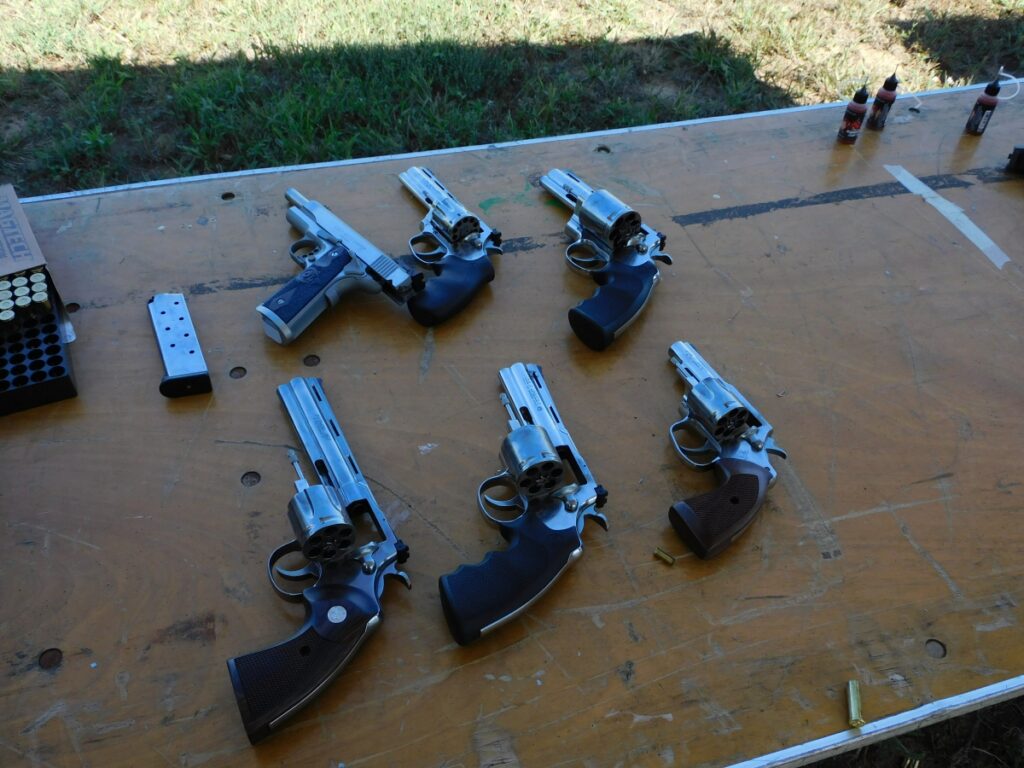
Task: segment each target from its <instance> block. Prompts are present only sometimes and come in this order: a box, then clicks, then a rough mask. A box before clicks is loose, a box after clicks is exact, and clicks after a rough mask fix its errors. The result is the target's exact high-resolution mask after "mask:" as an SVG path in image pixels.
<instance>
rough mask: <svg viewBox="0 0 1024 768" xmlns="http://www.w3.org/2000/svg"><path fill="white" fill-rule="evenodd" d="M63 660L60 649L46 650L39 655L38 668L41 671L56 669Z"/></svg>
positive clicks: (62, 653)
mask: <svg viewBox="0 0 1024 768" xmlns="http://www.w3.org/2000/svg"><path fill="white" fill-rule="evenodd" d="M63 660H64V652H63V651H62V650H61V649H60V648H47V649H46V650H45V651H43V652H42V653H40V654H39V666H40V667H41V668H42V669H56V668H57V667H59V666H60V663H61V661H63Z"/></svg>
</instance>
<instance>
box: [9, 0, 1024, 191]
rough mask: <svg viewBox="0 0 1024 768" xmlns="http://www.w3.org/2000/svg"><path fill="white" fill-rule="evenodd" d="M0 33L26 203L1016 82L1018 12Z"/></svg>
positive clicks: (914, 0)
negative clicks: (241, 172)
mask: <svg viewBox="0 0 1024 768" xmlns="http://www.w3.org/2000/svg"><path fill="white" fill-rule="evenodd" d="M5 13H6V16H5V25H4V26H3V27H0V181H12V182H13V183H15V185H16V186H17V188H18V191H19V192H20V193H21V194H23V195H24V194H38V193H45V192H55V191H61V190H66V189H74V188H82V187H90V186H101V185H105V184H112V183H119V182H125V181H139V180H145V179H152V178H160V177H167V176H180V175H185V174H193V173H205V172H212V171H229V170H237V169H243V168H252V167H265V166H274V165H282V164H291V163H303V162H316V161H323V160H331V159H342V158H347V157H359V156H367V155H377V154H384V153H393V152H403V151H415V150H423V149H434V148H438V147H445V146H454V145H464V144H479V143H487V142H492V141H502V140H508V139H520V138H531V137H537V136H545V135H553V134H560V133H568V132H576V131H586V130H599V129H604V128H615V127H625V126H630V125H639V124H644V123H652V122H660V121H667V120H678V119H685V118H691V117H701V116H708V115H717V114H728V113H736V112H745V111H751V110H756V109H765V108H773V107H781V106H786V105H789V104H803V103H812V102H817V101H831V100H837V99H840V98H844V97H845V96H846V95H848V94H849V92H850V91H851V90H853V89H854V88H855V87H856V84H859V83H860V82H862V81H863V80H864V79H868V80H870V81H872V82H873V83H875V82H878V81H880V80H881V78H882V77H883V76H884V74H887V73H888V72H891V71H892V70H893V69H894V68H895V67H896V66H897V65H899V67H900V75H901V77H902V78H903V81H904V86H903V87H904V89H909V90H921V89H925V88H934V87H938V86H941V85H955V84H960V83H963V82H969V81H973V80H977V79H985V78H988V77H991V75H992V73H993V72H994V71H995V69H996V67H997V65H998V64H1004V65H1006V66H1007V67H1008V68H1010V69H1013V68H1014V67H1016V66H1019V65H1020V61H1019V60H1018V59H1017V57H1018V56H1019V55H1020V51H1021V49H1022V46H1024V40H1022V37H1024V0H985V1H984V2H982V1H981V0H963V1H962V2H959V3H957V4H956V5H954V4H953V3H952V2H951V0H939V1H938V2H928V1H927V0H906V1H903V0H896V1H892V2H887V1H886V0H846V1H845V2H843V3H834V4H820V3H817V2H811V0H789V1H788V2H786V1H784V0H783V1H778V2H771V1H770V0H735V1H734V2H733V1H731V0H705V1H704V2H699V3H698V2H696V0H680V1H678V2H672V3H669V2H664V1H662V2H658V1H656V0H591V1H589V2H588V0H577V1H575V2H567V1H566V0H549V2H547V3H545V4H543V5H538V4H536V3H533V2H530V0H491V2H484V1H483V0H464V2H460V3H451V2H440V1H438V0H357V1H355V2H349V3H341V4H339V3H328V2H326V1H325V0H307V2H306V3H304V4H303V5H302V9H301V12H297V11H296V9H295V8H294V7H293V6H290V5H288V4H283V3H272V2H269V1H268V0H222V1H221V2H217V3H215V2H212V0H152V1H151V2H148V3H145V4H140V3H137V2H134V0H50V2H47V3H45V4H40V5H37V4H31V5H30V4H20V5H12V6H11V7H10V8H8V9H6V11H5Z"/></svg>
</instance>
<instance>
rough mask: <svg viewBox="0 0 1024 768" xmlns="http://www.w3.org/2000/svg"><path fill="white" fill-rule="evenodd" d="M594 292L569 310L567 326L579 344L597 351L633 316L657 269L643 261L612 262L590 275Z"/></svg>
mask: <svg viewBox="0 0 1024 768" xmlns="http://www.w3.org/2000/svg"><path fill="white" fill-rule="evenodd" d="M590 275H591V277H593V278H594V282H595V283H597V285H598V289H597V291H595V292H594V295H593V296H591V297H590V298H589V299H584V300H583V301H581V302H580V303H579V304H577V305H576V306H575V307H573V308H572V309H570V310H569V325H571V326H572V329H573V331H575V333H576V335H577V336H578V337H579V339H580V341H582V342H583V343H584V344H586V345H587V346H588V347H590V348H591V349H594V350H597V351H600V350H602V349H604V348H605V347H607V346H608V345H609V344H611V343H612V342H613V341H615V337H616V335H617V334H618V333H619V332H620V331H621V330H622V329H623V328H625V327H626V326H627V325H629V323H630V322H632V320H633V318H635V317H636V316H637V314H638V313H639V312H640V310H641V309H643V308H644V305H645V304H646V303H647V300H648V299H649V298H650V296H651V291H652V290H653V289H654V281H655V279H656V278H657V276H658V268H657V267H656V266H654V264H653V263H651V262H649V261H647V262H644V263H643V264H640V265H639V266H629V265H626V264H622V263H620V262H616V261H612V262H610V263H609V264H608V266H606V267H605V268H604V269H601V270H598V271H596V272H591V273H590Z"/></svg>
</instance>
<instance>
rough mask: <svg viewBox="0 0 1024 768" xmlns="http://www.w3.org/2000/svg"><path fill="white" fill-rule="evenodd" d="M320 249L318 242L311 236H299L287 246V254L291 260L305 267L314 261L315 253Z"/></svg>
mask: <svg viewBox="0 0 1024 768" xmlns="http://www.w3.org/2000/svg"><path fill="white" fill-rule="evenodd" d="M320 249H321V245H320V243H318V242H317V241H316V240H314V239H313V238H311V237H301V238H299V239H298V240H296V241H295V242H294V243H292V244H291V245H290V246H288V255H289V256H291V257H292V261H294V262H295V263H296V264H298V265H299V266H300V267H302V268H303V269H305V268H306V267H308V266H310V265H311V264H312V263H313V262H314V261H316V254H317V252H318V251H319V250H320Z"/></svg>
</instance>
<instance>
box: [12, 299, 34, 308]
mask: <svg viewBox="0 0 1024 768" xmlns="http://www.w3.org/2000/svg"><path fill="white" fill-rule="evenodd" d="M30 304H32V298H31V297H29V296H19V297H18V298H16V299H15V300H14V306H16V307H27V306H29V305H30Z"/></svg>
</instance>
